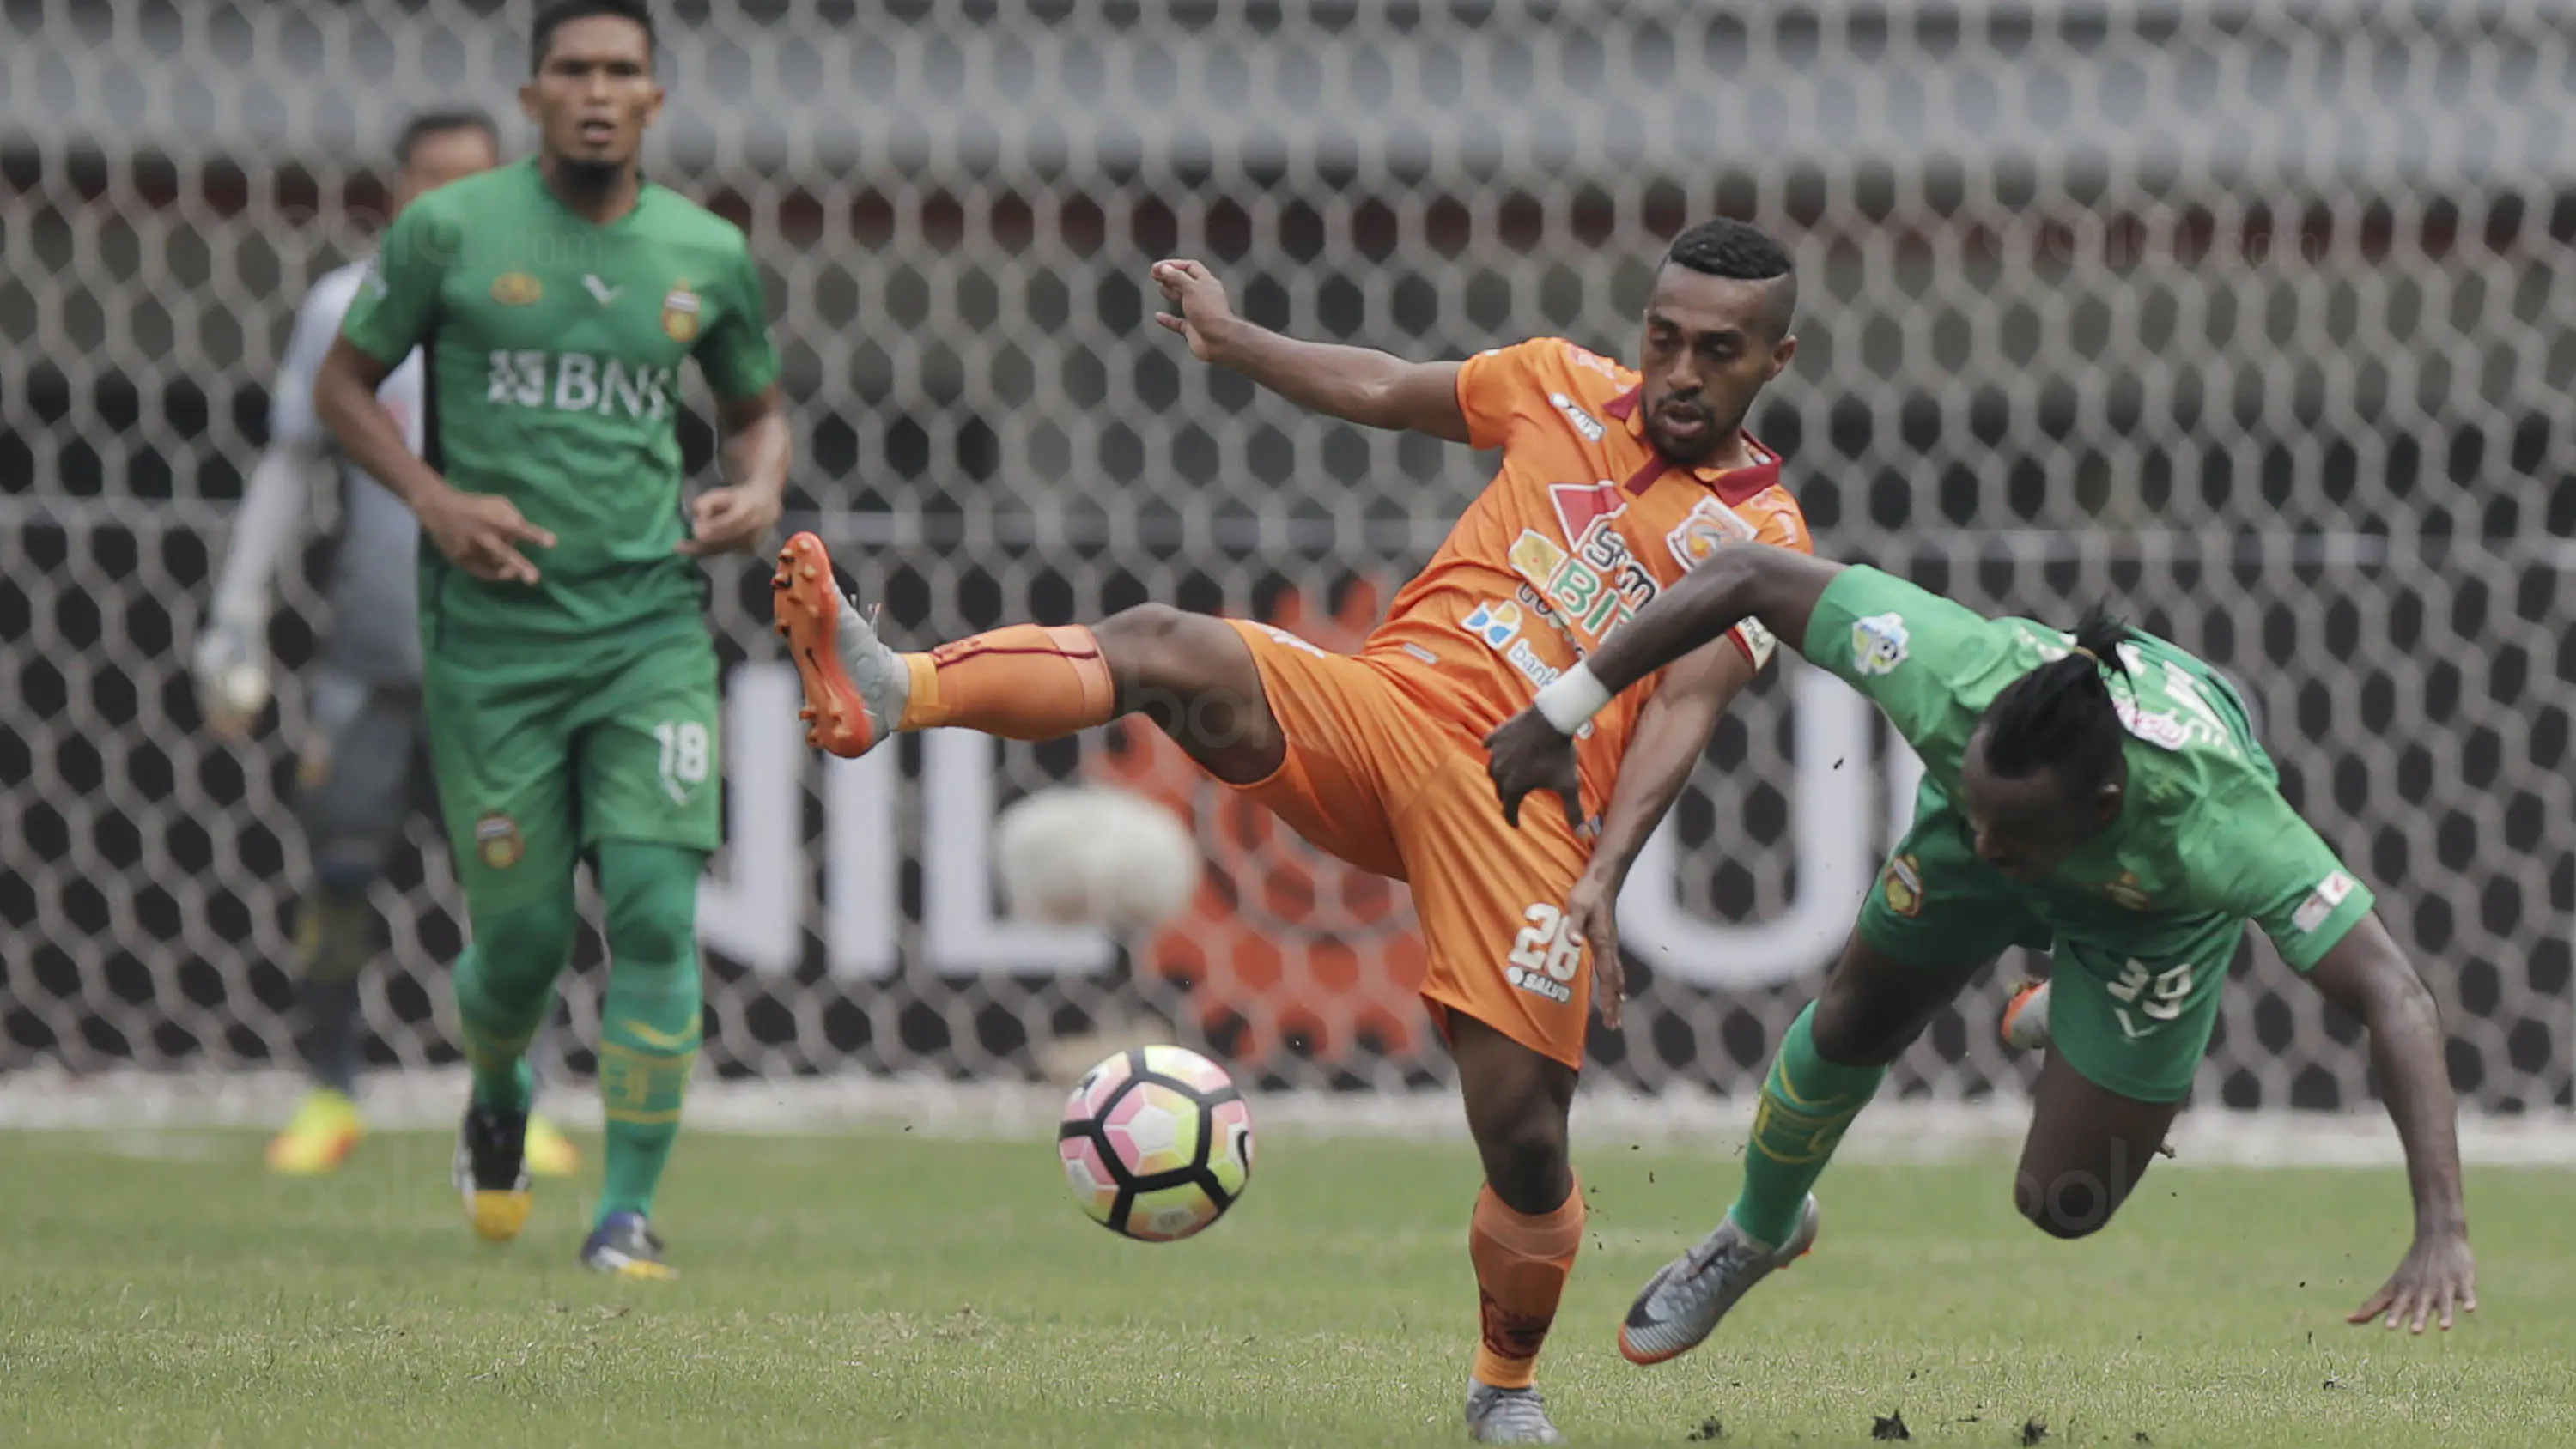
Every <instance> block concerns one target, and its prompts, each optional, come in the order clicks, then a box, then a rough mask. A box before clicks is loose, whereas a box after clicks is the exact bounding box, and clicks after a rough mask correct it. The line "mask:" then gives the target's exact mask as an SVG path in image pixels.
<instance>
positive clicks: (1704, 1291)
mask: <svg viewBox="0 0 2576 1449" xmlns="http://www.w3.org/2000/svg"><path fill="white" fill-rule="evenodd" d="M1986 965H1987V963H1986V962H1984V961H1973V962H1967V963H1963V964H1960V965H1955V966H1914V965H1909V964H1907V963H1905V962H1902V961H1899V960H1897V959H1896V958H1894V957H1892V956H1889V955H1888V954H1886V953H1885V952H1883V951H1879V950H1876V949H1874V948H1872V947H1871V946H1869V945H1868V944H1867V943H1866V942H1864V941H1862V940H1861V939H1860V937H1859V936H1858V935H1856V934H1855V935H1854V936H1853V937H1852V939H1851V940H1850V941H1849V942H1848V943H1846V944H1845V945H1844V947H1843V954H1842V956H1841V957H1840V958H1839V959H1837V960H1836V961H1835V962H1834V966H1833V970H1832V972H1831V973H1830V974H1829V975H1827V976H1826V978H1825V989H1824V993H1823V994H1822V995H1820V996H1818V997H1817V998H1816V1001H1815V1003H1814V1004H1813V1005H1811V1006H1809V1007H1808V1008H1807V1009H1806V1011H1804V1012H1802V1013H1801V1014H1800V1015H1799V1017H1798V1019H1797V1020H1796V1021H1795V1022H1792V1023H1791V1024H1790V1027H1789V1030H1788V1033H1787V1034H1786V1036H1785V1037H1784V1038H1783V1040H1782V1041H1781V1044H1780V1048H1779V1050H1778V1052H1777V1053H1775V1054H1774V1055H1773V1057H1772V1059H1771V1070H1770V1072H1769V1074H1768V1075H1767V1076H1766V1077H1765V1078H1764V1080H1763V1083H1762V1099H1761V1106H1760V1107H1759V1108H1758V1109H1757V1111H1756V1112H1755V1115H1754V1119H1753V1135H1752V1140H1751V1141H1750V1142H1748V1143H1747V1144H1746V1145H1745V1151H1744V1187H1743V1190H1742V1192H1741V1193H1740V1194H1739V1195H1738V1196H1737V1198H1736V1200H1735V1205H1734V1206H1733V1207H1731V1208H1729V1209H1728V1210H1727V1214H1726V1217H1725V1218H1724V1219H1723V1220H1722V1221H1720V1222H1719V1223H1718V1225H1717V1229H1716V1231H1714V1232H1712V1233H1710V1234H1709V1235H1708V1236H1707V1237H1706V1238H1705V1239H1703V1240H1702V1241H1701V1242H1700V1244H1699V1246H1698V1247H1695V1248H1693V1249H1691V1250H1690V1251H1689V1252H1687V1253H1684V1254H1683V1255H1681V1256H1680V1257H1678V1258H1675V1259H1674V1260H1673V1261H1671V1262H1670V1263H1667V1264H1665V1265H1664V1266H1663V1268H1662V1269H1661V1270H1660V1271H1658V1272H1657V1273H1656V1274H1655V1276H1654V1277H1653V1278H1652V1279H1649V1280H1648V1281H1647V1283H1646V1286H1645V1288H1644V1289H1643V1290H1642V1291H1641V1292H1639V1293H1638V1295H1637V1301H1636V1302H1635V1304H1634V1305H1632V1306H1631V1307H1630V1308H1629V1310H1628V1319H1627V1322H1625V1323H1623V1324H1621V1325H1620V1328H1619V1351H1620V1352H1621V1353H1622V1354H1625V1355H1626V1356H1627V1358H1628V1360H1629V1362H1631V1363H1639V1364H1653V1363H1662V1362H1664V1361H1665V1360H1666V1359H1670V1358H1676V1357H1679V1356H1680V1355H1682V1354H1685V1353H1688V1352H1689V1351H1690V1350H1692V1349H1694V1348H1697V1347H1698V1346H1699V1345H1700V1343H1701V1342H1702V1341H1703V1340H1705V1339H1706V1338H1707V1337H1708V1336H1709V1334H1710V1333H1712V1332H1714V1331H1716V1328H1717V1325H1718V1321H1719V1320H1720V1319H1723V1318H1724V1317H1725V1316H1726V1313H1727V1310H1729V1309H1731V1308H1733V1307H1734V1306H1735V1303H1736V1300H1737V1299H1740V1298H1742V1297H1743V1296H1744V1295H1745V1294H1746V1293H1748V1292H1750V1291H1751V1290H1752V1288H1753V1285H1755V1284H1757V1283H1759V1282H1761V1281H1762V1280H1763V1279H1764V1278H1767V1277H1769V1276H1770V1275H1771V1274H1772V1273H1774V1272H1776V1271H1778V1270H1779V1269H1781V1268H1785V1267H1787V1266H1788V1265H1789V1264H1791V1263H1793V1262H1795V1261H1797V1260H1798V1259H1799V1258H1800V1257H1802V1256H1804V1255H1805V1254H1806V1252H1807V1251H1808V1250H1809V1249H1810V1248H1812V1247H1813V1246H1814V1245H1815V1241H1816V1231H1817V1225H1818V1214H1817V1210H1816V1200H1815V1197H1814V1195H1813V1194H1812V1193H1811V1192H1810V1191H1809V1189H1810V1188H1812V1187H1813V1186H1814V1185H1815V1181H1816V1179H1817V1178H1818V1177H1819V1176H1821V1175H1823V1173H1824V1170H1825V1165H1826V1163H1827V1162H1829V1161H1830V1160H1832V1157H1833V1152H1834V1148H1835V1147H1836V1146H1837V1145H1838V1144H1840V1142H1841V1141H1842V1135H1843V1132H1844V1131H1845V1130H1846V1129H1847V1128H1849V1127H1850V1126H1851V1123H1852V1120H1853V1119H1854V1118H1856V1117H1858V1116H1859V1115H1860V1113H1861V1110H1862V1109H1863V1108H1865V1107H1867V1106H1868V1105H1869V1099H1870V1098H1871V1096H1872V1095H1874V1094H1875V1093H1876V1092H1877V1091H1878V1084H1879V1081H1880V1080H1881V1079H1882V1078H1883V1077H1885V1076H1886V1074H1887V1064H1888V1063H1890V1062H1893V1061H1895V1060H1896V1058H1897V1057H1898V1056H1899V1055H1901V1054H1902V1053H1903V1052H1904V1050H1905V1049H1906V1048H1907V1047H1908V1046H1910V1045H1912V1044H1913V1042H1914V1039H1915V1038H1916V1037H1918V1036H1920V1035H1922V1034H1923V1029H1924V1028H1925V1027H1926V1026H1929V1025H1930V1024H1931V1022H1932V1018H1933V1017H1934V1016H1935V1015H1937V1014H1938V1013H1939V1012H1940V1010H1941V1008H1942V1007H1944V1006H1947V1005H1948V1004H1949V1003H1950V1001H1951V1000H1952V998H1954V997H1956V996H1957V995H1958V994H1959V991H1960V989H1961V988H1963V987H1965V986H1966V985H1967V984H1968V982H1969V981H1971V980H1973V979H1974V978H1975V977H1976V975H1977V973H1978V972H1980V971H1982V970H1984V969H1985V967H1986Z"/></svg>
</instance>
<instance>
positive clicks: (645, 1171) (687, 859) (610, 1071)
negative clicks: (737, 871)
mask: <svg viewBox="0 0 2576 1449" xmlns="http://www.w3.org/2000/svg"><path fill="white" fill-rule="evenodd" d="M705 861H706V856H705V855H704V854H702V853H700V852H698V851H692V850H680V849H676V848H674V847H670V846H650V845H636V844H631V843H625V842H613V841H612V842H603V843H602V844H601V846H600V850H599V881H600V894H601V896H602V897H603V898H604V899H605V902H606V904H607V907H608V954H609V966H608V994H607V999H606V1000H605V1001H603V1002H601V1003H600V1013H599V1099H600V1106H601V1107H602V1109H603V1114H604V1115H605V1116H606V1118H607V1119H608V1122H607V1127H608V1130H607V1139H608V1140H607V1144H606V1145H607V1151H606V1153H605V1157H606V1162H605V1163H604V1165H603V1175H604V1177H605V1181H604V1182H603V1184H602V1185H601V1188H600V1195H599V1218H600V1220H601V1221H603V1222H604V1221H606V1220H607V1218H608V1217H609V1215H610V1214H612V1213H642V1214H644V1215H645V1216H647V1217H650V1216H652V1212H653V1190H654V1189H655V1188H656V1187H657V1186H659V1185H660V1184H661V1181H662V1168H663V1166H664V1164H666V1163H668V1162H669V1161H670V1158H671V1145H672V1143H673V1142H675V1141H676V1140H678V1138H679V1135H680V1104H681V1100H682V1099H683V1098H684V1097H686V1096H687V1094H688V1089H689V1074H690V1072H691V1071H692V1070H693V1069H694V1068H695V1067H696V1065H697V1060H698V1027H699V1016H700V1011H701V1008H702V1006H703V1003H704V999H705V998H704V995H703V992H702V989H701V986H700V983H699V977H698V951H697V899H698V874H699V872H700V871H701V870H702V869H703V868H704V865H705Z"/></svg>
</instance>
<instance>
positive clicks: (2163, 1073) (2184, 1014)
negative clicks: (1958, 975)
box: [1860, 792, 2244, 1102]
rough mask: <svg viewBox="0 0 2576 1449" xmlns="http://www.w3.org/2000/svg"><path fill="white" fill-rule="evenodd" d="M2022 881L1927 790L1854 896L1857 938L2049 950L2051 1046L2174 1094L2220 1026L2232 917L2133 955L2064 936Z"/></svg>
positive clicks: (2074, 1063)
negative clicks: (2189, 944)
mask: <svg viewBox="0 0 2576 1449" xmlns="http://www.w3.org/2000/svg"><path fill="white" fill-rule="evenodd" d="M2029 902H2030V895H2029V892H2028V890H2027V888H2025V887H2023V886H2021V885H2020V884H2018V883H2017V882H2015V881H2013V880H2011V879H2010V878H2009V877H2007V876H2005V875H2004V874H2003V873H2001V872H2000V871H1997V870H1996V869H1995V868H1994V867H1992V866H1990V865H1988V864H1986V863H1985V862H1984V861H1982V860H1980V859H1978V858H1977V854H1976V850H1975V847H1974V844H1973V843H1972V841H1971V838H1970V835H1969V832H1968V826H1967V822H1966V820H1964V819H1963V818H1961V816H1960V815H1959V813H1958V812H1957V811H1956V810H1954V809H1952V808H1951V807H1950V806H1949V805H1948V804H1947V803H1946V802H1943V801H1942V800H1941V799H1940V797H1938V796H1936V795H1932V794H1930V793H1929V792H1927V793H1926V795H1925V797H1924V799H1923V800H1922V802H1921V803H1920V804H1918V805H1917V807H1916V809H1915V813H1914V826H1913V828H1912V829H1910V830H1908V831H1907V832H1906V833H1905V839H1904V840H1902V841H1900V842H1899V843H1898V844H1897V847H1896V849H1895V851H1894V852H1893V853H1892V854H1891V855H1890V856H1889V857H1888V861H1887V866H1886V868H1885V869H1884V870H1882V871H1880V872H1879V877H1878V883H1877V884H1876V885H1875V886H1873V887H1871V888H1870V892H1869V898H1868V899H1867V900H1866V901H1864V902H1862V904H1861V911H1860V938H1861V940H1862V941H1863V942H1865V943H1866V944H1867V945H1869V947H1870V948H1871V949H1873V950H1876V951H1879V952H1881V953H1883V954H1885V955H1888V956H1891V957H1894V958H1895V959H1896V960H1898V961H1902V962H1904V963H1906V964H1907V965H1912V966H1925V967H1946V966H1958V965H1964V964H1966V963H1969V962H1982V961H1988V960H1992V959H1993V958H1995V957H1996V956H1999V955H2002V954H2003V952H2004V950H2005V948H2006V947H2010V946H2027V947H2030V948H2032V949H2033V950H2044V951H2050V952H2052V953H2053V955H2054V957H2055V967H2056V969H2055V970H2054V971H2052V972H2051V973H2050V975H2049V982H2050V990H2049V1001H2048V1035H2049V1049H2050V1050H2051V1051H2054V1052H2056V1053H2057V1054H2058V1055H2060V1056H2062V1057H2064V1058H2065V1059H2066V1063H2067V1065H2068V1066H2071V1067H2073V1068H2075V1070H2076V1071H2077V1072H2079V1073H2081V1074H2082V1075H2083V1077H2084V1079H2085V1080H2087V1081H2089V1082H2092V1083H2094V1084H2095V1085H2097V1086H2100V1087H2104V1088H2107V1089H2108V1090H2110V1091H2113V1092H2117V1093H2119V1094H2120V1095H2121V1096H2124V1097H2132V1098H2135V1099H2137V1100H2138V1101H2142V1102H2179V1101H2181V1100H2182V1099H2183V1098H2185V1097H2187V1096H2189V1095H2190V1094H2191V1079H2192V1077H2193V1075H2194V1074H2195V1073H2197V1072H2198V1071H2199V1069H2200V1059H2201V1057H2202V1056H2204V1055H2205V1054H2207V1052H2208V1050H2209V1036H2210V1033H2211V1032H2212V1031H2214V1030H2216V1028H2217V1026H2218V997H2219V992H2220V991H2222V990H2223V989H2225V987H2226V985H2227V971H2228V967H2229V966H2230V965H2231V964H2232V963H2233V962H2234V961H2235V958H2236V948H2237V945H2238V943H2239V942H2240V941H2241V940H2242V939H2243V937H2244V929H2243V927H2242V926H2241V925H2240V926H2239V927H2238V928H2237V929H2236V930H2234V931H2228V932H2220V933H2217V934H2215V935H2213V936H2211V937H2210V938H2208V939H2206V940H2204V941H2203V942H2202V943H2201V944H2200V946H2199V948H2198V949H2197V951H2196V952H2194V953H2193V954H2189V955H2184V956H2167V957H2166V958H2164V959H2155V958H2153V957H2150V958H2148V959H2143V960H2141V959H2138V958H2137V956H2136V955H2134V954H2133V953H2132V952H2129V951H2124V950H2122V949H2121V947H2120V943H2119V941H2118V940H2117V939H2116V938H2106V939H2104V940H2100V941H2092V940H2073V939H2069V938H2067V937H2065V936H2062V935H2060V934H2059V933H2058V932H2057V931H2056V930H2055V929H2054V928H2053V927H2051V926H2050V925H2048V924H2047V923H2046V922H2045V921H2042V920H2041V919H2040V918H2039V917H2038V916H2037V915H2035V914H2033V912H2032V911H2031V908H2030V904H2029Z"/></svg>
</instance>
